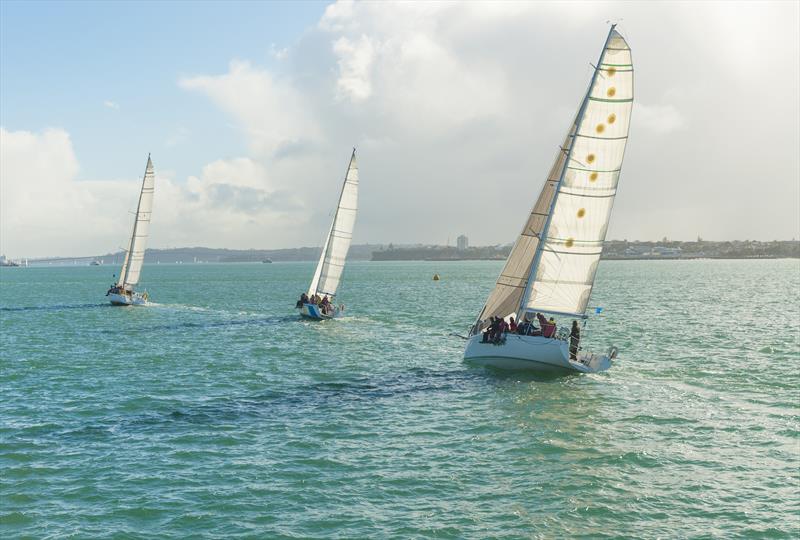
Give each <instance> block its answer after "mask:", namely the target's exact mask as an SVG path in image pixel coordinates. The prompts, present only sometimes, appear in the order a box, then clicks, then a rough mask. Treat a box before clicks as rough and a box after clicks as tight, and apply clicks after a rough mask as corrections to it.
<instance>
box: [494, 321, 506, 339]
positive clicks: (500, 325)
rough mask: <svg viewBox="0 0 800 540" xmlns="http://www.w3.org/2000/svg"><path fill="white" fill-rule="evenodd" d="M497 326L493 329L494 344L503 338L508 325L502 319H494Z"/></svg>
mask: <svg viewBox="0 0 800 540" xmlns="http://www.w3.org/2000/svg"><path fill="white" fill-rule="evenodd" d="M496 322H497V326H496V327H495V331H494V339H492V342H494V343H495V344H497V343H500V342H501V341H502V340H503V337H505V334H506V332H508V323H507V322H506V320H505V319H503V318H502V317H497V319H496Z"/></svg>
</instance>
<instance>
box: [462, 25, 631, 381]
mask: <svg viewBox="0 0 800 540" xmlns="http://www.w3.org/2000/svg"><path fill="white" fill-rule="evenodd" d="M632 107H633V61H632V59H631V50H630V47H628V44H627V42H626V41H625V39H624V38H623V37H622V36H621V35H620V34H619V32H617V30H616V25H612V26H611V29H610V31H609V33H608V37H607V38H606V41H605V45H604V46H603V50H602V52H601V54H600V60H599V61H598V64H597V66H596V67H595V69H594V73H593V75H592V79H591V82H590V84H589V89H588V90H587V92H586V95H585V96H584V97H583V100H582V101H581V104H580V107H579V108H578V112H577V114H576V116H575V118H574V120H573V122H572V125H571V126H570V128H569V131H568V133H567V136H566V138H565V139H564V142H563V144H562V145H561V147H560V148H559V150H558V153H557V155H556V159H555V163H554V164H553V166H552V168H551V169H550V173H549V175H548V176H547V180H546V181H545V183H544V187H543V188H542V191H541V193H540V194H539V198H538V199H537V201H536V203H535V204H534V205H533V208H532V210H531V212H530V215H529V216H528V218H527V221H526V222H525V226H524V227H523V229H522V233H521V234H520V235H519V237H518V238H517V240H516V242H515V244H514V247H513V248H512V250H511V253H510V254H509V256H508V259H507V260H506V263H505V266H504V267H503V270H502V271H501V272H500V276H499V277H498V278H497V283H496V285H495V287H494V290H493V291H492V292H491V294H490V295H489V298H488V299H487V300H486V304H485V305H484V306H483V309H482V310H481V312H480V314H479V315H478V318H477V320H476V322H475V324H474V325H473V326H472V328H471V329H470V334H469V338H468V343H467V346H466V349H465V350H464V360H465V361H466V362H468V363H471V364H477V365H483V366H491V367H495V368H500V369H524V370H533V371H555V372H569V371H578V372H584V373H592V372H599V371H604V370H606V369H608V368H609V367H611V360H613V359H614V357H616V349H615V348H614V347H610V348H609V349H608V351H607V352H606V353H605V354H592V353H588V352H583V351H582V350H581V349H580V348H579V342H578V340H576V339H574V338H573V339H571V338H570V335H569V334H570V333H572V332H574V330H573V331H572V332H570V331H569V330H568V329H567V328H564V329H562V330H561V331H560V332H557V331H556V326H555V325H553V323H556V324H559V323H558V322H557V321H556V318H558V319H559V321H561V322H569V321H575V323H576V324H575V325H574V326H573V328H576V327H577V328H578V331H580V327H579V326H578V325H577V321H578V320H581V321H582V322H583V330H584V331H585V326H586V320H587V318H588V316H587V314H586V313H587V307H588V303H589V298H590V296H591V293H592V286H593V285H594V278H595V273H596V271H597V265H598V263H599V261H600V254H601V252H602V249H603V241H604V240H605V236H606V229H607V228H608V222H609V218H610V217H611V207H612V205H613V202H614V196H615V195H616V192H617V184H618V182H619V174H620V169H621V167H622V159H623V156H624V154H625V145H626V143H627V140H628V128H629V125H630V118H631V109H632ZM537 314H538V315H537ZM510 317H514V318H515V321H520V319H521V321H520V322H521V323H522V326H523V331H522V333H520V332H516V333H512V332H505V333H503V332H502V330H501V331H499V332H498V331H497V327H498V326H500V327H501V328H502V326H503V324H502V322H500V319H502V320H503V321H508V322H509V323H510ZM548 318H549V319H548ZM535 319H538V321H539V322H540V324H541V328H539V329H537V328H536V327H535V325H534V324H528V321H531V322H532V321H533V320H535ZM564 319H566V321H565V320H564ZM493 320H494V321H495V325H494V331H491V328H492V322H493ZM551 320H552V322H551ZM487 329H489V332H486V333H484V331H485V330H487ZM545 335H549V336H552V337H545ZM571 349H572V350H571Z"/></svg>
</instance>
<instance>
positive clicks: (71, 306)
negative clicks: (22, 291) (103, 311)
mask: <svg viewBox="0 0 800 540" xmlns="http://www.w3.org/2000/svg"><path fill="white" fill-rule="evenodd" d="M99 307H111V304H107V303H102V304H55V305H50V306H19V307H16V306H15V307H1V306H0V311H59V310H62V309H91V308H99Z"/></svg>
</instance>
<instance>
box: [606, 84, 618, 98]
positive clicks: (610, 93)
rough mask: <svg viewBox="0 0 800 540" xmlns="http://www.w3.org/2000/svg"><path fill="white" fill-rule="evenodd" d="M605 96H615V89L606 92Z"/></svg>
mask: <svg viewBox="0 0 800 540" xmlns="http://www.w3.org/2000/svg"><path fill="white" fill-rule="evenodd" d="M606 95H607V96H608V97H614V96H615V95H617V89H616V88H614V87H613V86H612V87H611V88H609V89H608V90H606Z"/></svg>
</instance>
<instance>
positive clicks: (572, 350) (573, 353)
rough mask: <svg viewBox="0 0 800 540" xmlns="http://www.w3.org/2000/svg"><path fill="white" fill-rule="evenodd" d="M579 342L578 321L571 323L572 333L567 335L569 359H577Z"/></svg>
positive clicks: (579, 330)
mask: <svg viewBox="0 0 800 540" xmlns="http://www.w3.org/2000/svg"><path fill="white" fill-rule="evenodd" d="M580 341H581V329H580V328H579V327H578V321H572V331H571V332H570V333H569V359H570V360H577V359H578V344H579V343H580Z"/></svg>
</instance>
